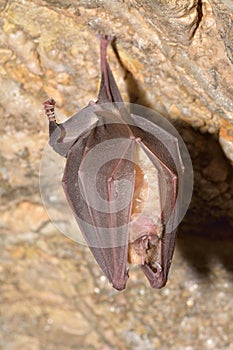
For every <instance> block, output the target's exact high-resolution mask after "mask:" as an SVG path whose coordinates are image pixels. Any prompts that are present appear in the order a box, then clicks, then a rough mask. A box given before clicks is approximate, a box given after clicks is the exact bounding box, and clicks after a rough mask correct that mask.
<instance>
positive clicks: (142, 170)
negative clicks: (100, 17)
mask: <svg viewBox="0 0 233 350" xmlns="http://www.w3.org/2000/svg"><path fill="white" fill-rule="evenodd" d="M113 40H114V38H113V37H109V36H101V39H100V61H101V84H100V88H99V93H98V99H97V101H96V102H93V101H91V102H89V104H88V106H87V107H85V108H83V109H82V110H81V111H79V112H78V113H77V114H75V115H74V116H73V117H71V118H69V119H68V120H67V121H65V122H64V123H60V124H59V123H57V121H56V116H55V101H54V100H53V99H52V98H50V99H48V100H47V101H45V102H44V108H45V114H46V116H47V118H48V120H49V137H50V138H49V143H50V146H51V147H52V148H53V149H54V151H55V152H57V153H58V154H60V155H61V156H63V157H65V158H66V165H65V169H64V175H63V178H62V186H63V189H64V192H65V195H66V198H67V202H68V204H69V206H70V207H71V209H72V212H73V214H74V216H75V219H76V221H77V223H78V225H79V228H80V230H81V232H82V234H83V237H84V239H85V241H86V243H87V245H88V246H89V248H90V250H91V252H92V254H93V256H94V258H95V259H96V261H97V263H98V264H99V266H100V268H101V269H102V271H103V273H104V274H105V275H106V277H107V278H108V280H109V281H110V283H111V284H112V285H113V287H114V288H115V289H117V290H123V289H124V288H125V287H126V283H127V280H128V278H129V270H128V265H129V264H136V265H140V266H141V268H142V271H143V272H144V274H145V276H146V277H147V279H148V280H149V283H150V285H151V287H153V288H162V287H163V286H164V285H165V284H166V282H167V278H168V272H169V268H170V265H171V261H172V256H173V251H174V245H175V236H176V230H177V226H178V223H179V221H180V214H179V212H180V208H179V204H180V201H181V200H182V186H183V174H184V166H183V162H182V159H181V155H180V150H179V145H178V140H177V138H176V137H174V136H173V135H171V134H169V133H168V132H167V131H166V130H163V129H162V128H160V127H159V126H157V125H155V123H153V122H152V121H150V120H149V118H146V117H145V116H142V115H139V114H138V113H137V111H138V110H140V108H139V107H138V108H136V109H135V110H134V111H129V110H128V108H127V105H126V104H124V103H123V100H122V97H121V94H120V92H119V89H118V87H117V84H116V81H115V79H114V76H113V74H112V71H111V69H110V66H109V63H108V61H107V53H106V52H107V47H108V45H109V43H112V42H113Z"/></svg>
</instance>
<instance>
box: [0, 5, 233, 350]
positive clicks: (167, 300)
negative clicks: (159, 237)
mask: <svg viewBox="0 0 233 350" xmlns="http://www.w3.org/2000/svg"><path fill="white" fill-rule="evenodd" d="M0 11H1V13H0V20H1V29H0V62H1V67H0V83H1V85H0V86H1V87H0V110H1V118H0V137H1V150H0V195H1V202H0V213H1V221H0V348H2V349H4V350H16V349H22V348H23V349H25V350H39V349H40V350H42V349H48V350H52V349H58V350H68V349H90V350H91V349H100V350H116V349H126V350H127V349H133V350H140V349H143V350H152V349H162V350H167V349H169V350H177V349H179V350H196V349H218V350H223V349H224V350H232V349H233V326H232V325H233V315H232V309H233V301H232V300H233V299H232V290H233V289H232V288H233V281H232V273H233V259H232V249H233V239H232V227H233V173H232V163H233V98H232V96H233V95H232V85H233V84H232V80H233V74H232V73H233V59H232V57H233V46H232V37H233V33H232V28H233V27H232V22H233V5H232V3H231V1H227V0H218V1H217V0H209V1H207V0H179V1H172V0H166V1H161V0H160V1H149V0H144V1H139V0H131V1H127V2H125V1H122V0H119V1H109V0H104V1H102V0H96V1H82V0H81V1H73V0H68V1H65V2H64V1H56V0H55V1H42V0H33V1H29V0H19V1H16V0H11V1H0ZM98 31H101V32H104V33H108V34H114V35H116V37H117V50H118V53H119V56H120V59H121V61H122V64H123V67H124V68H123V67H122V68H121V67H120V65H119V62H118V60H117V59H116V57H115V55H114V53H113V51H112V50H111V49H110V50H109V51H108V56H109V60H110V62H111V67H112V69H113V73H114V75H115V77H116V79H117V82H118V84H119V88H120V91H121V92H122V95H123V97H124V100H125V101H130V102H132V103H138V104H142V105H145V106H147V107H150V108H153V109H156V110H158V111H159V112H160V113H161V114H163V115H164V116H165V117H167V118H169V119H170V120H172V121H173V122H174V124H175V126H176V127H177V129H178V130H179V132H180V134H181V136H182V137H183V139H184V141H185V142H186V145H187V147H188V149H189V151H190V154H191V158H192V161H193V168H194V177H195V187H194V195H193V200H192V203H191V205H190V209H189V211H188V213H187V216H186V218H185V220H184V221H183V223H182V225H181V228H180V235H179V237H178V241H177V249H176V253H175V256H174V260H173V264H172V270H171V273H170V277H169V282H168V284H167V286H166V287H165V288H164V289H162V290H159V291H158V290H152V289H151V288H150V287H149V286H148V284H147V281H146V280H145V278H144V277H143V274H142V272H141V271H140V270H139V269H137V268H135V269H131V271H130V280H129V283H128V286H127V290H126V291H124V292H122V293H118V292H116V291H115V290H113V289H112V288H111V286H109V285H108V283H107V281H106V279H105V278H104V277H103V276H102V274H101V272H100V270H99V268H98V266H97V264H96V263H95V261H94V259H93V258H92V256H91V254H90V252H89V251H88V249H87V248H86V247H83V246H81V245H78V244H76V243H74V242H72V241H70V240H69V239H67V238H65V237H64V236H63V235H61V233H59V232H58V231H56V228H55V227H54V226H53V225H52V224H51V223H50V220H49V218H48V216H47V214H46V212H45V209H44V207H43V204H42V201H41V197H40V192H39V185H38V178H39V168H40V160H41V156H42V152H43V149H44V147H45V145H46V143H47V139H48V130H47V120H46V118H45V117H44V113H43V108H42V102H43V101H44V100H45V99H46V98H47V97H48V96H53V98H54V99H55V100H56V102H57V106H58V112H57V113H58V117H59V119H60V120H63V118H64V116H69V115H72V114H73V113H75V112H76V111H77V110H79V109H80V108H82V107H84V106H86V105H87V103H88V101H89V100H95V99H96V96H97V90H98V84H99V43H98V39H97V38H96V32H98Z"/></svg>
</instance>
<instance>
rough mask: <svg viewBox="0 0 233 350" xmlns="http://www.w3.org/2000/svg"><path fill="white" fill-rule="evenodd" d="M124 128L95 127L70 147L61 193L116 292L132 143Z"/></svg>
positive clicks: (122, 275) (122, 264)
mask: <svg viewBox="0 0 233 350" xmlns="http://www.w3.org/2000/svg"><path fill="white" fill-rule="evenodd" d="M127 134H128V130H127V127H125V125H123V124H104V125H100V126H96V127H95V128H94V129H93V130H92V131H91V132H88V133H86V134H83V135H82V136H81V137H80V138H79V139H78V140H77V142H76V143H75V144H74V145H73V146H72V147H71V149H70V151H69V152H68V156H67V163H66V167H65V172H64V176H63V180H62V183H63V188H64V191H65V194H66V197H67V199H68V202H69V204H70V206H71V208H72V210H73V212H74V215H75V217H76V220H77V222H78V224H79V227H80V229H81V231H82V233H83V236H84V238H85V240H86V242H87V244H88V246H89V248H90V249H91V251H92V253H93V255H94V257H95V259H96V260H97V262H98V264H99V266H100V267H101V269H102V270H103V272H104V274H105V275H106V276H107V278H108V279H109V281H110V282H111V283H112V284H113V286H114V287H115V288H116V289H119V290H122V289H124V288H125V285H126V281H127V279H128V272H127V266H126V265H127V254H128V226H129V222H130V215H131V205H132V197H133V191H134V176H135V175H134V165H133V155H134V142H132V140H131V139H130V138H129V137H128V136H127V138H126V137H125V136H126V135H127Z"/></svg>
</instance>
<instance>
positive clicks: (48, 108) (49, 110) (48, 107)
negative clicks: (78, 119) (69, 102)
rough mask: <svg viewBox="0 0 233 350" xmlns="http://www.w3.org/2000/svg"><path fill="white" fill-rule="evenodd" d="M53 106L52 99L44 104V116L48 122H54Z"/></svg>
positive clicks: (54, 102) (53, 101)
mask: <svg viewBox="0 0 233 350" xmlns="http://www.w3.org/2000/svg"><path fill="white" fill-rule="evenodd" d="M55 104H56V101H55V100H54V99H53V98H49V99H48V100H46V101H45V102H44V109H45V115H46V117H47V118H48V120H49V121H53V120H55V121H56V117H55Z"/></svg>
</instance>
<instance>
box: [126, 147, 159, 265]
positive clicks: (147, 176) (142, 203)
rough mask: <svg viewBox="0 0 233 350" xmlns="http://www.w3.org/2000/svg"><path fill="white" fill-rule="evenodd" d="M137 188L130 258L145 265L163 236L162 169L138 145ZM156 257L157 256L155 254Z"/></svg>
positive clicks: (136, 154) (134, 262) (134, 200)
mask: <svg viewBox="0 0 233 350" xmlns="http://www.w3.org/2000/svg"><path fill="white" fill-rule="evenodd" d="M135 171H136V179H135V190H134V198H133V206H132V215H131V225H130V232H129V252H128V260H129V262H130V263H132V264H139V265H141V264H144V263H145V262H146V261H147V260H148V259H149V260H150V257H149V255H150V248H149V246H151V247H152V246H153V254H154V253H155V250H157V249H156V247H157V245H158V242H159V239H160V238H161V236H162V231H163V228H162V224H161V201H160V193H159V184H158V171H157V170H156V168H155V167H154V165H153V164H152V162H151V161H150V159H149V158H148V157H147V156H146V154H145V153H144V151H143V149H142V148H141V147H139V146H138V145H137V144H136V147H135ZM155 258H156V257H155Z"/></svg>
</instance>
